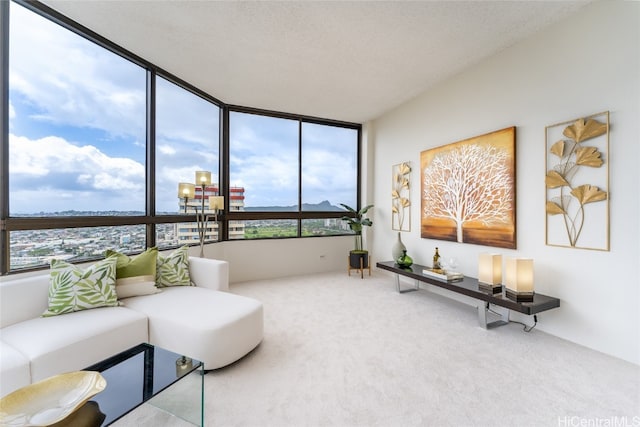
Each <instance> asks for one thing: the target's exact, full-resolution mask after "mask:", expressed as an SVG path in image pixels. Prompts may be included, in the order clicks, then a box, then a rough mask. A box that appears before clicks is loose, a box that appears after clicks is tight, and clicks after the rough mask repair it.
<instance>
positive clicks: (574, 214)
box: [545, 111, 609, 251]
mask: <svg viewBox="0 0 640 427" xmlns="http://www.w3.org/2000/svg"><path fill="white" fill-rule="evenodd" d="M545 144H546V162H545V169H546V176H545V187H546V199H547V200H546V221H545V222H546V237H545V243H546V244H547V245H549V246H563V247H570V248H579V249H595V250H601V251H608V250H609V112H608V111H605V112H603V113H598V114H594V115H592V116H588V117H584V118H580V119H576V120H571V121H568V122H563V123H558V124H555V125H551V126H547V127H546V128H545Z"/></svg>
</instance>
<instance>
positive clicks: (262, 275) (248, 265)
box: [189, 236, 375, 283]
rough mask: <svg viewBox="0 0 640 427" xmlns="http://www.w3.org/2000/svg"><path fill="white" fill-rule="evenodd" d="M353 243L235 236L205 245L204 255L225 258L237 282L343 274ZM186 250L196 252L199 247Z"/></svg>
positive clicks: (350, 239) (341, 239) (339, 238)
mask: <svg viewBox="0 0 640 427" xmlns="http://www.w3.org/2000/svg"><path fill="white" fill-rule="evenodd" d="M353 246H354V238H353V236H336V237H330V238H323V237H317V238H316V237H309V238H303V239H267V240H239V241H235V242H234V241H230V242H220V243H215V244H209V245H205V257H207V258H215V259H222V260H226V261H229V281H230V282H231V283H237V282H245V281H248V280H259V279H272V278H275V277H286V276H297V275H304V274H313V273H321V272H326V271H336V270H341V269H344V272H345V274H346V273H347V257H348V256H349V250H351V249H353ZM189 253H190V254H191V255H193V256H198V254H199V253H200V249H199V247H192V248H191V249H190V252H189ZM372 256H373V254H372ZM374 261H375V260H374Z"/></svg>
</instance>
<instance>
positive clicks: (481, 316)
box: [478, 301, 509, 329]
mask: <svg viewBox="0 0 640 427" xmlns="http://www.w3.org/2000/svg"><path fill="white" fill-rule="evenodd" d="M488 311H489V303H488V302H484V301H480V302H479V303H478V323H479V324H480V327H481V328H484V329H491V328H495V327H498V326H503V325H506V324H508V323H509V309H505V308H502V307H501V308H500V309H499V312H498V313H499V315H500V320H495V321H493V322H489V323H487V312H488ZM494 311H495V310H494Z"/></svg>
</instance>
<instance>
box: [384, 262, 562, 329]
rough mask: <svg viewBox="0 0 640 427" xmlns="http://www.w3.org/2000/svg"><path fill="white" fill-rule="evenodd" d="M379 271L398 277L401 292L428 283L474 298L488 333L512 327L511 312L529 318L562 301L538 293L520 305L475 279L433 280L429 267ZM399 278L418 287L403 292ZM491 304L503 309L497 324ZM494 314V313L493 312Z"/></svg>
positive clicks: (392, 267) (388, 267) (388, 264)
mask: <svg viewBox="0 0 640 427" xmlns="http://www.w3.org/2000/svg"><path fill="white" fill-rule="evenodd" d="M376 266H377V267H378V268H381V269H383V270H387V271H390V272H392V273H395V275H396V286H397V289H398V292H400V293H404V292H411V291H417V290H419V289H420V282H424V283H428V284H430V285H433V286H437V287H439V288H443V289H447V290H449V291H451V292H456V293H458V294H462V295H466V296H468V297H471V298H475V299H476V300H479V301H478V305H477V308H478V322H479V323H480V326H481V327H483V328H485V329H488V328H493V327H496V326H501V325H506V324H507V323H509V310H513V311H517V312H518V313H523V314H526V315H535V314H537V313H540V312H542V311H546V310H550V309H552V308H556V307H560V300H559V299H558V298H554V297H550V296H547V295H542V294H539V293H536V294H534V298H533V301H532V302H517V301H514V300H511V299H509V298H507V296H506V295H505V292H504V290H503V291H502V292H501V293H499V294H492V293H491V292H490V291H486V290H483V289H480V287H479V286H478V279H474V278H472V277H466V276H465V277H464V278H463V279H462V280H461V281H455V282H446V281H444V280H438V279H435V278H433V277H430V276H426V275H425V274H423V273H422V270H424V269H428V268H430V267H427V266H424V265H420V264H413V265H412V266H411V267H406V268H405V267H400V266H398V264H396V263H395V262H393V261H384V262H378V263H377V264H376ZM400 276H406V277H410V278H412V279H415V287H413V288H408V289H401V288H400ZM489 304H493V305H495V306H498V307H502V308H503V309H506V310H503V312H502V313H497V314H499V315H500V320H497V321H494V322H487V312H488V311H490V306H489ZM491 311H493V310H491Z"/></svg>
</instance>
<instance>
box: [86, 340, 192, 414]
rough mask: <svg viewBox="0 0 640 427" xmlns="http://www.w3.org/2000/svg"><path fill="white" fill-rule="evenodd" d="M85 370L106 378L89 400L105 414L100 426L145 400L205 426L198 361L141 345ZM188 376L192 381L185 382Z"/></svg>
mask: <svg viewBox="0 0 640 427" xmlns="http://www.w3.org/2000/svg"><path fill="white" fill-rule="evenodd" d="M84 370H85V371H98V372H100V373H101V374H102V376H103V377H104V378H105V379H106V380H107V387H106V388H105V389H104V390H103V391H102V392H100V393H98V394H97V395H96V396H94V397H93V398H92V399H91V400H90V401H89V402H88V403H87V405H89V404H91V405H93V406H97V407H98V408H99V411H100V412H101V413H102V414H104V419H103V420H102V421H101V423H100V424H98V425H100V426H107V425H109V424H111V423H113V422H114V421H116V420H118V419H120V418H121V417H123V416H124V415H126V414H128V413H130V412H131V411H133V410H134V409H136V408H137V407H139V406H140V405H142V404H143V403H148V404H151V405H153V406H155V407H158V408H160V409H162V410H164V411H166V412H168V413H170V414H172V415H175V416H177V417H179V418H182V419H183V420H185V421H187V422H189V423H191V424H194V425H200V426H202V425H204V366H203V364H202V362H200V361H198V360H193V359H190V358H188V357H187V356H184V355H181V354H177V353H173V352H171V351H168V350H165V349H162V348H160V347H155V346H152V345H150V344H139V345H137V346H135V347H132V348H130V349H129V350H125V351H123V352H122V353H119V354H116V355H115V356H112V357H109V358H108V359H105V360H103V361H102V362H98V363H96V364H95V365H91V366H89V367H87V368H85V369H84ZM185 378H189V380H186V381H183V380H184V379H185ZM178 382H183V383H184V384H185V385H184V386H181V384H177V383H178Z"/></svg>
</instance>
